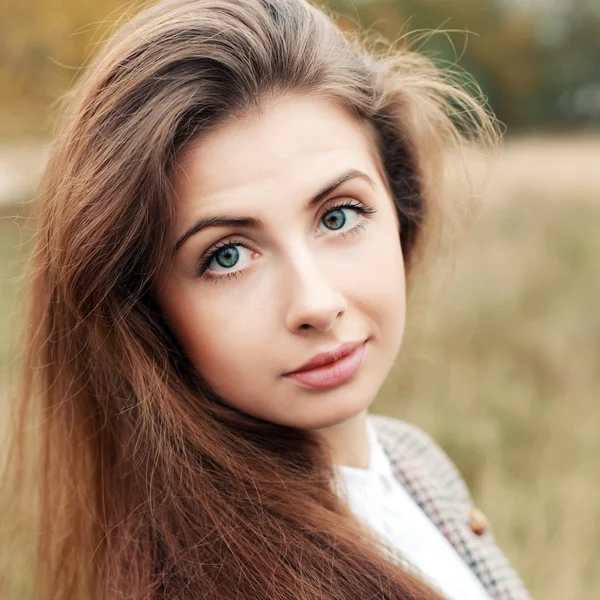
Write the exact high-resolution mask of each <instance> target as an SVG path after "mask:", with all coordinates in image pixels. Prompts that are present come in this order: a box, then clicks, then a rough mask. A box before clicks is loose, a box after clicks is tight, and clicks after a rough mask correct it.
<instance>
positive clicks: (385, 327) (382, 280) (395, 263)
mask: <svg viewBox="0 0 600 600" xmlns="http://www.w3.org/2000/svg"><path fill="white" fill-rule="evenodd" d="M388 223H389V224H388ZM388 223H386V225H385V226H384V227H382V228H379V229H378V231H377V235H374V236H373V238H372V239H371V241H370V243H369V244H368V249H367V248H366V249H365V254H364V255H363V256H364V262H363V263H362V268H361V277H360V278H359V282H357V283H360V287H359V288H358V290H359V291H358V293H360V294H361V297H362V302H363V305H364V310H365V311H366V312H368V313H369V314H370V317H371V319H372V321H373V322H374V323H375V324H376V326H377V328H378V330H379V336H380V340H381V341H382V343H384V344H385V345H388V346H389V350H390V352H394V351H396V352H397V350H398V349H399V345H400V342H401V340H402V336H403V333H404V323H405V316H406V284H405V272H404V258H403V255H402V248H401V245H400V236H399V235H398V232H397V230H396V229H395V227H394V222H393V220H392V219H390V220H389V221H388Z"/></svg>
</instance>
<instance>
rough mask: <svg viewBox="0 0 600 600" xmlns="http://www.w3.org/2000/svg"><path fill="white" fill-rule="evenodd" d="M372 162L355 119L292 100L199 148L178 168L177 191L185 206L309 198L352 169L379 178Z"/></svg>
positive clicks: (310, 101) (313, 102) (322, 104)
mask: <svg viewBox="0 0 600 600" xmlns="http://www.w3.org/2000/svg"><path fill="white" fill-rule="evenodd" d="M373 159H374V142H373V139H372V136H371V135H370V134H369V131H368V130H367V128H366V127H364V125H363V124H362V123H361V122H360V121H359V120H358V119H356V118H355V117H353V116H352V115H350V114H349V113H348V112H347V111H345V110H344V109H343V108H341V107H340V106H339V105H337V104H335V103H333V102H332V101H328V100H325V99H322V98H315V97H292V98H289V99H286V100H285V101H280V102H278V103H276V104H273V105H271V106H269V107H268V108H267V109H265V110H263V111H262V112H261V113H258V114H252V115H249V116H246V117H243V118H240V119H237V120H236V121H231V122H229V123H227V125H225V126H224V127H221V128H219V129H217V130H215V131H213V132H211V133H209V134H207V135H206V136H204V137H202V138H200V139H199V140H197V141H196V142H194V143H193V144H192V145H191V146H190V147H189V148H188V149H187V150H186V152H185V153H184V154H183V155H182V157H181V159H180V160H179V161H178V164H177V167H176V170H175V177H174V186H175V189H176V192H177V196H178V199H179V201H180V202H182V204H185V202H186V200H188V199H191V198H196V199H197V198H202V199H204V204H206V203H210V201H211V199H212V200H214V201H216V202H219V203H220V204H221V203H222V202H226V201H227V200H228V199H237V200H238V201H243V200H242V198H248V199H251V198H254V197H261V196H262V195H263V194H267V193H269V194H276V195H283V196H284V197H287V196H288V194H295V193H296V192H297V193H299V194H300V195H301V196H305V197H306V195H307V194H309V193H311V192H314V188H315V185H319V184H323V183H325V181H326V180H328V179H330V178H331V177H332V176H335V175H336V174H341V173H342V172H343V171H345V170H348V169H356V170H361V171H365V172H366V173H367V174H368V175H369V176H371V177H374V176H375V175H376V170H375V165H374V164H373V163H374V160H373ZM179 208H180V209H184V206H180V207H179ZM184 210H185V209H184Z"/></svg>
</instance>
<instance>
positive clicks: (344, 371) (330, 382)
mask: <svg viewBox="0 0 600 600" xmlns="http://www.w3.org/2000/svg"><path fill="white" fill-rule="evenodd" d="M366 352H367V342H363V343H362V344H361V345H360V346H359V347H358V348H357V349H356V350H354V352H351V353H350V354H348V355H346V356H344V357H343V358H340V359H338V360H336V361H335V362H332V363H329V364H328V365H323V366H322V367H317V368H316V369H310V370H309V371H301V372H298V373H290V374H289V375H286V377H288V378H289V379H292V380H294V381H295V382H296V383H298V384H300V385H301V386H304V387H307V388H311V389H313V390H324V389H327V388H330V387H334V386H336V385H340V384H342V383H345V382H346V381H348V380H349V379H351V378H352V377H353V376H354V375H356V373H357V372H358V370H359V369H360V367H361V365H362V364H363V361H364V359H365V354H366Z"/></svg>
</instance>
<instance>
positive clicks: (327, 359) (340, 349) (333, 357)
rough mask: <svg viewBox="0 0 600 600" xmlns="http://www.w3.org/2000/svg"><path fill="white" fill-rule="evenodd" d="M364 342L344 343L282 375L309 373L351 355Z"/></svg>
mask: <svg viewBox="0 0 600 600" xmlns="http://www.w3.org/2000/svg"><path fill="white" fill-rule="evenodd" d="M365 342H366V340H358V341H353V342H345V343H343V344H340V345H339V346H337V347H336V348H334V349H333V350H329V351H327V352H320V353H319V354H316V355H315V356H313V357H312V358H311V359H310V360H309V361H307V362H305V363H304V364H303V365H302V366H301V367H299V368H298V369H296V370H295V371H290V372H289V373H284V375H292V374H294V373H303V372H305V371H310V370H312V369H315V368H317V367H321V366H323V365H328V364H331V363H333V362H336V361H338V360H339V359H341V358H344V357H345V356H348V355H349V354H352V352H354V351H355V350H356V349H357V348H359V347H360V346H361V345H362V344H364V343H365Z"/></svg>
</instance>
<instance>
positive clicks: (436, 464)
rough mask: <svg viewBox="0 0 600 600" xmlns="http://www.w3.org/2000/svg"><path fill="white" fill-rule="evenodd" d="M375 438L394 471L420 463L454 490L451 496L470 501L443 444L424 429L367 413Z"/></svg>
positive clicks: (443, 483) (439, 480)
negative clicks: (375, 434)
mask: <svg viewBox="0 0 600 600" xmlns="http://www.w3.org/2000/svg"><path fill="white" fill-rule="evenodd" d="M369 420H370V421H371V422H372V423H373V424H374V425H375V429H376V431H377V437H378V439H379V441H380V443H381V445H382V446H383V448H384V450H385V452H386V454H387V455H388V458H389V459H390V462H391V464H392V466H393V467H394V468H395V470H398V469H402V468H409V467H410V465H413V466H414V465H419V466H420V467H423V469H425V470H427V471H428V472H429V473H430V474H431V475H432V476H433V478H434V479H435V481H436V482H437V483H438V484H439V485H441V486H443V487H445V488H446V489H447V490H448V491H450V490H451V491H452V492H453V496H454V497H455V498H456V499H458V498H460V499H462V500H464V501H469V500H470V493H469V490H468V488H467V485H466V483H465V481H464V479H463V477H462V475H461V474H460V472H459V470H458V468H457V467H456V465H455V464H454V463H453V462H452V460H451V459H450V457H449V456H448V455H447V454H446V452H445V451H444V450H443V449H442V447H441V446H440V445H439V444H438V443H437V442H436V441H435V440H434V439H433V438H432V437H431V436H430V435H429V434H428V433H426V432H425V431H424V430H423V429H421V428H420V427H417V426H416V425H413V424H411V423H408V422H406V421H402V420H401V419H396V418H393V417H388V416H384V415H375V414H370V415H369Z"/></svg>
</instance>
